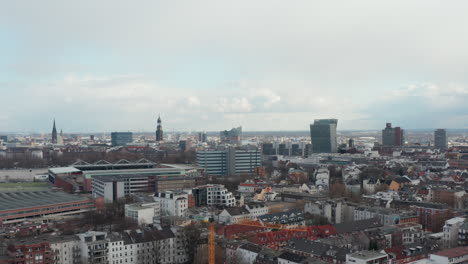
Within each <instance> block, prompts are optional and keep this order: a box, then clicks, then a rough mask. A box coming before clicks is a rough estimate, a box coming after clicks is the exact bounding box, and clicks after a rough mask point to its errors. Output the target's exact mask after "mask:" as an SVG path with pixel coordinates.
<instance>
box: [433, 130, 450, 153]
mask: <svg viewBox="0 0 468 264" xmlns="http://www.w3.org/2000/svg"><path fill="white" fill-rule="evenodd" d="M434 146H435V148H437V149H440V150H446V149H447V131H446V130H445V129H436V131H434Z"/></svg>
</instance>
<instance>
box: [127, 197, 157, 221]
mask: <svg viewBox="0 0 468 264" xmlns="http://www.w3.org/2000/svg"><path fill="white" fill-rule="evenodd" d="M160 214H161V208H160V204H159V202H154V203H134V204H126V205H125V217H128V218H131V219H134V220H135V221H136V222H137V223H138V225H148V224H153V223H154V222H155V220H158V219H160V217H161V215H160Z"/></svg>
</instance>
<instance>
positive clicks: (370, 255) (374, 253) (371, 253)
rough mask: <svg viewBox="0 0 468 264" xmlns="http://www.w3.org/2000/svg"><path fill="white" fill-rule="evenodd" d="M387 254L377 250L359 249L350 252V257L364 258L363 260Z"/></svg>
mask: <svg viewBox="0 0 468 264" xmlns="http://www.w3.org/2000/svg"><path fill="white" fill-rule="evenodd" d="M385 255H386V254H383V253H380V252H377V251H367V250H366V251H359V252H354V253H351V254H349V256H350V257H353V258H357V259H362V260H373V259H376V258H381V257H385Z"/></svg>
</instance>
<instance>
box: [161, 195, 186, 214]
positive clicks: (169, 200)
mask: <svg viewBox="0 0 468 264" xmlns="http://www.w3.org/2000/svg"><path fill="white" fill-rule="evenodd" d="M153 199H154V201H155V202H158V203H159V205H160V208H161V216H185V214H186V212H187V209H188V194H187V193H185V192H173V191H167V192H163V193H156V194H155V195H154V197H153Z"/></svg>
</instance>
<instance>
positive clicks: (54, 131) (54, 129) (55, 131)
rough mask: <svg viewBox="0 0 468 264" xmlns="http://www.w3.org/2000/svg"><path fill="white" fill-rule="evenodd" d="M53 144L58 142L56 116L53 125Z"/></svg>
mask: <svg viewBox="0 0 468 264" xmlns="http://www.w3.org/2000/svg"><path fill="white" fill-rule="evenodd" d="M52 144H57V128H56V127H55V118H54V126H53V127H52Z"/></svg>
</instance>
